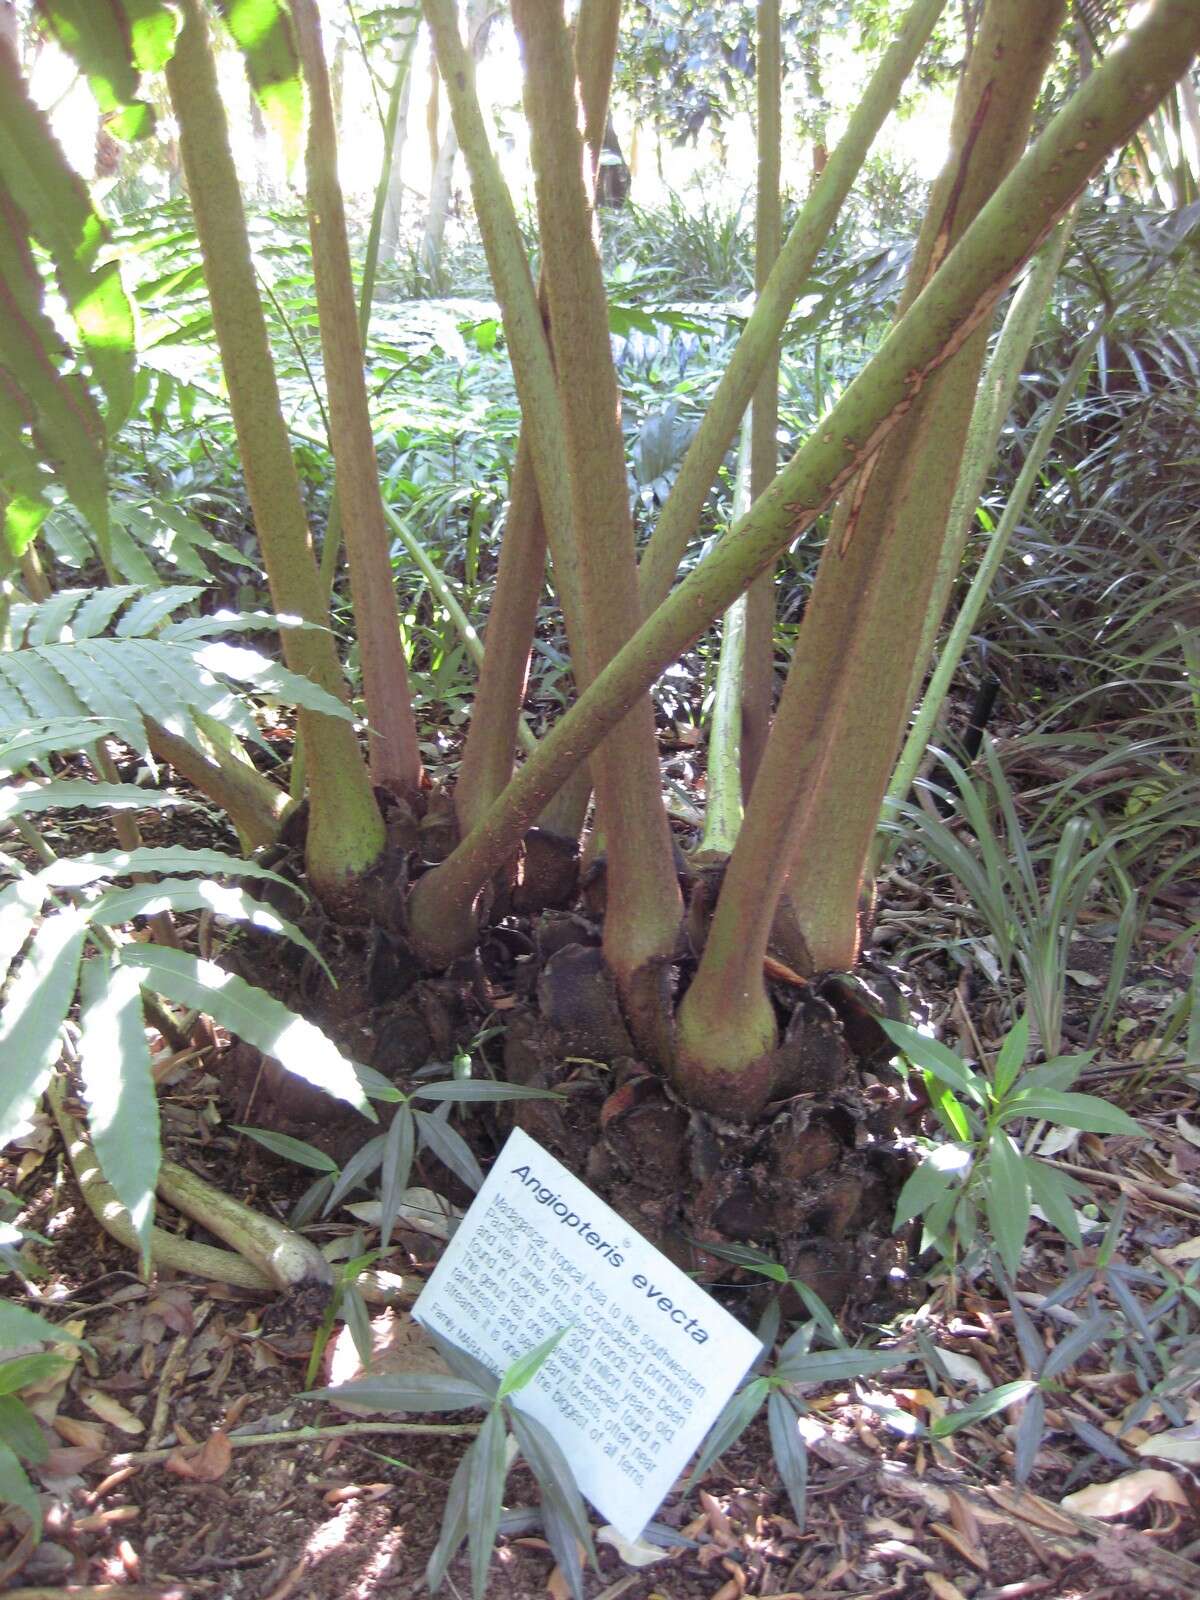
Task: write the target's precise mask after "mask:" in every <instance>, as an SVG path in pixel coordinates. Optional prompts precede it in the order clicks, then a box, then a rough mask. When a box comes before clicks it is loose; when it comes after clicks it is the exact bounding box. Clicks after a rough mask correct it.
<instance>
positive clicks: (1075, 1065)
mask: <svg viewBox="0 0 1200 1600" xmlns="http://www.w3.org/2000/svg"><path fill="white" fill-rule="evenodd" d="M1095 1054H1096V1052H1095V1051H1094V1050H1085V1051H1084V1052H1083V1053H1082V1055H1076V1056H1055V1057H1054V1059H1053V1060H1052V1061H1043V1062H1042V1063H1041V1065H1040V1066H1036V1067H1030V1069H1029V1071H1028V1072H1026V1073H1025V1074H1024V1075H1023V1076H1022V1078H1021V1089H1022V1090H1025V1089H1034V1088H1037V1089H1069V1088H1070V1087H1071V1085H1072V1084H1073V1083H1074V1082H1075V1079H1076V1078H1077V1077H1078V1076H1079V1074H1080V1073H1081V1072H1082V1071H1083V1069H1084V1067H1086V1066H1087V1065H1088V1063H1089V1062H1090V1061H1091V1060H1092V1058H1093V1056H1094V1055H1095Z"/></svg>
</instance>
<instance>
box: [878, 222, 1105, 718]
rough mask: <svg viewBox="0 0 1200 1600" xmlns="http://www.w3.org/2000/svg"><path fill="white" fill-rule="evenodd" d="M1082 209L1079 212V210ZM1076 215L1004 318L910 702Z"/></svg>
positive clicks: (976, 409)
mask: <svg viewBox="0 0 1200 1600" xmlns="http://www.w3.org/2000/svg"><path fill="white" fill-rule="evenodd" d="M1076 210H1077V208H1076ZM1075 216H1076V212H1074V211H1073V212H1072V214H1071V215H1070V216H1069V217H1065V218H1064V219H1063V221H1062V222H1061V223H1060V224H1059V226H1058V228H1057V229H1056V230H1055V232H1054V234H1053V236H1052V237H1051V238H1050V240H1049V241H1048V243H1047V244H1046V246H1045V248H1044V249H1043V250H1042V251H1041V252H1040V254H1039V255H1038V256H1037V258H1036V259H1035V260H1034V262H1033V263H1032V265H1031V266H1030V269H1029V272H1028V273H1027V274H1026V277H1025V279H1024V281H1023V282H1022V283H1021V285H1020V287H1019V288H1018V289H1017V292H1016V294H1014V295H1013V299H1012V305H1011V306H1010V307H1009V309H1008V314H1007V315H1006V316H1005V319H1004V326H1003V327H1002V328H1001V330H1000V337H999V339H998V340H997V341H996V348H995V351H994V352H993V354H992V358H991V360H990V361H989V362H988V365H987V371H986V372H985V373H984V376H983V379H982V381H981V383H980V386H979V392H978V394H977V395H976V396H975V404H974V406H973V407H972V409H971V425H970V429H969V431H968V434H967V444H966V450H965V452H964V454H963V464H962V470H961V472H960V473H959V476H958V482H957V484H956V485H955V488H954V498H953V500H952V501H951V504H950V513H949V516H948V518H947V522H946V539H945V542H944V544H943V545H942V548H941V550H940V551H939V553H938V564H937V572H936V573H935V575H934V581H933V591H932V593H931V594H930V596H929V607H928V609H927V610H926V613H925V621H924V623H923V624H922V626H921V644H920V648H919V649H918V651H917V672H916V676H915V677H914V679H913V683H912V686H911V692H910V695H909V698H910V700H915V699H916V696H917V691H918V690H919V688H920V686H921V678H922V677H923V675H924V672H925V668H926V665H927V663H928V662H929V659H930V657H931V656H932V655H933V647H934V645H935V643H936V642H937V635H938V629H939V628H940V627H941V625H942V618H943V617H944V616H945V614H946V607H947V605H948V604H949V601H950V594H951V591H952V590H953V588H954V580H955V579H956V578H957V576H958V570H959V567H960V566H961V565H962V558H963V551H964V550H965V549H966V546H967V538H968V535H969V534H970V531H971V527H972V525H973V524H974V521H975V508H976V506H978V504H979V498H980V496H981V495H982V494H983V491H984V488H985V486H986V484H987V480H988V474H989V472H990V471H991V470H992V466H993V464H994V462H995V460H996V452H997V450H998V449H999V447H1000V435H1001V434H1002V432H1003V431H1004V423H1005V420H1006V418H1007V417H1008V413H1009V411H1010V410H1011V408H1012V403H1013V397H1014V396H1015V395H1016V392H1017V385H1018V384H1019V383H1020V381H1021V373H1022V371H1023V370H1024V366H1025V358H1026V357H1027V356H1028V354H1029V351H1030V347H1031V346H1032V344H1033V340H1034V336H1035V335H1036V333H1037V330H1038V325H1039V324H1040V322H1041V320H1042V317H1043V316H1044V314H1045V310H1046V305H1047V302H1048V301H1049V299H1050V295H1051V292H1052V290H1053V288H1054V285H1055V283H1056V282H1057V280H1058V274H1059V271H1060V270H1061V268H1062V263H1063V257H1064V256H1065V255H1066V253H1067V245H1068V244H1069V242H1070V239H1071V233H1072V230H1073V228H1074V226H1075Z"/></svg>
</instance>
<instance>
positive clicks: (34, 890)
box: [0, 874, 46, 984]
mask: <svg viewBox="0 0 1200 1600" xmlns="http://www.w3.org/2000/svg"><path fill="white" fill-rule="evenodd" d="M45 903H46V886H45V884H44V883H42V882H41V881H40V879H39V878H37V877H35V876H33V875H32V874H30V875H29V876H28V877H25V878H18V879H17V880H16V882H15V883H10V884H8V885H7V886H6V887H5V888H4V889H0V984H2V983H3V982H4V980H5V978H6V977H7V976H8V969H9V967H11V966H12V964H13V962H14V961H15V960H16V959H17V956H18V955H19V954H20V953H21V950H22V948H23V947H24V944H25V941H26V939H28V937H29V935H30V934H31V933H32V932H33V929H34V925H35V923H36V922H37V919H38V918H39V917H40V916H41V914H42V907H43V905H45Z"/></svg>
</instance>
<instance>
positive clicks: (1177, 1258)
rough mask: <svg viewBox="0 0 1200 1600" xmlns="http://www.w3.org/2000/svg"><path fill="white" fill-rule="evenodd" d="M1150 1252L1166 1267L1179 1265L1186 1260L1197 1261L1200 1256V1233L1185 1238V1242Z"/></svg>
mask: <svg viewBox="0 0 1200 1600" xmlns="http://www.w3.org/2000/svg"><path fill="white" fill-rule="evenodd" d="M1150 1254H1151V1255H1152V1256H1153V1257H1154V1259H1155V1260H1156V1261H1161V1262H1162V1264H1163V1266H1164V1267H1177V1266H1179V1265H1180V1264H1181V1263H1182V1262H1184V1261H1195V1259H1196V1257H1197V1256H1200V1235H1198V1236H1197V1237H1196V1238H1195V1239H1185V1240H1184V1242H1183V1244H1177V1245H1172V1246H1171V1248H1170V1249H1169V1250H1151V1252H1150Z"/></svg>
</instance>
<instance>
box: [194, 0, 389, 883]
mask: <svg viewBox="0 0 1200 1600" xmlns="http://www.w3.org/2000/svg"><path fill="white" fill-rule="evenodd" d="M182 10H183V18H184V22H183V27H182V29H181V31H180V34H179V38H178V40H177V43H176V47H175V54H174V56H173V58H172V60H171V62H170V63H169V65H168V67H167V82H168V85H169V87H170V91H171V101H172V104H173V106H174V109H175V115H176V117H177V118H178V121H179V130H180V146H181V150H182V155H183V165H184V172H185V174H186V176H187V183H188V191H189V194H190V196H191V202H192V211H193V214H194V216H195V220H196V231H197V234H198V236H199V239H200V248H201V252H202V255H203V258H204V272H205V279H206V282H207V285H208V292H209V297H210V300H211V304H212V312H213V323H214V327H215V329H216V334H217V343H218V346H219V347H220V351H221V363H222V366H223V368H224V372H225V381H226V383H227V385H228V388H229V400H230V406H231V408H232V411H233V421H234V427H235V428H236V430H237V437H238V445H239V448H240V450H241V455H242V466H243V469H244V471H245V475H246V488H247V491H248V493H249V496H250V504H251V508H252V510H253V513H254V523H255V528H256V531H257V533H258V538H259V543H260V545H261V548H262V554H263V561H264V564H265V566H266V569H267V580H268V583H269V584H270V588H271V600H272V604H273V605H274V607H275V609H276V610H277V611H280V612H287V613H290V614H292V615H295V616H299V617H301V618H303V619H304V621H306V622H312V623H314V624H316V626H315V627H312V628H288V629H285V630H284V632H283V636H282V643H283V654H284V659H285V660H286V662H287V664H288V666H289V667H290V668H291V670H292V671H293V672H299V673H302V674H303V675H304V676H305V677H307V678H311V679H312V681H313V682H314V683H316V684H318V685H319V686H320V687H321V688H322V689H325V690H326V691H328V693H330V694H332V695H335V696H337V697H338V698H339V699H343V700H344V699H345V693H346V689H345V679H344V677H343V674H342V669H341V664H340V663H339V661H338V658H337V652H336V650H335V648H334V643H333V636H332V634H330V633H329V632H328V629H327V626H326V624H327V622H328V612H327V610H326V607H325V605H324V603H323V599H322V595H321V587H320V580H319V578H318V575H317V565H316V561H315V559H314V557H313V549H312V543H311V540H310V538H309V531H308V523H307V521H306V520H305V515H304V504H303V501H302V500H301V497H300V481H299V478H298V476H297V474H296V467H295V463H294V461H293V460H292V454H291V449H290V447H289V445H288V436H287V428H286V425H285V423H284V420H283V413H282V410H281V408H280V403H279V389H278V385H277V384H276V380H275V368H274V364H273V362H272V360H271V350H270V345H269V342H268V339H267V328H266V322H265V320H264V318H263V313H262V306H261V304H260V303H259V299H258V291H257V289H256V287H255V281H254V265H253V258H252V256H251V253H250V240H249V237H248V235H247V232H246V218H245V212H244V210H243V207H242V196H241V190H240V188H239V186H238V180H237V172H236V169H235V167H234V164H233V156H232V153H231V151H230V148H229V133H228V127H227V124H226V121H225V108H224V104H223V102H222V99H221V92H220V89H219V86H218V83H217V75H216V68H215V65H214V60H213V56H212V54H211V50H210V45H209V40H208V29H207V26H206V24H205V20H204V14H203V11H202V9H201V7H200V4H199V0H183V6H182ZM299 722H300V728H301V732H302V734H303V737H304V741H305V745H306V747H307V749H308V753H309V765H310V768H311V773H312V776H311V781H310V786H309V802H310V813H309V827H308V839H307V848H306V855H307V865H308V872H309V877H310V878H311V880H312V883H313V886H314V888H315V889H316V890H317V891H318V893H320V894H323V895H330V894H333V893H336V891H337V890H338V889H339V888H341V887H343V886H344V885H345V883H346V880H347V879H349V878H351V877H353V876H354V875H355V874H357V873H360V872H362V871H364V870H365V869H366V868H367V867H369V866H370V865H371V864H372V863H373V862H374V861H376V860H377V859H378V857H379V855H380V854H381V852H382V850H383V845H384V830H383V820H382V818H381V817H380V815H379V809H378V807H377V806H376V804H375V797H374V795H373V794H372V792H371V781H370V778H369V777H368V775H367V769H366V766H365V764H364V762H363V760H362V757H361V755H360V754H359V749H358V741H357V739H356V738H355V735H354V730H353V728H352V727H351V726H350V724H349V723H348V722H345V721H343V720H342V719H340V718H338V717H328V716H323V715H320V714H318V713H316V712H311V711H301V712H300V713H299Z"/></svg>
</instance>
